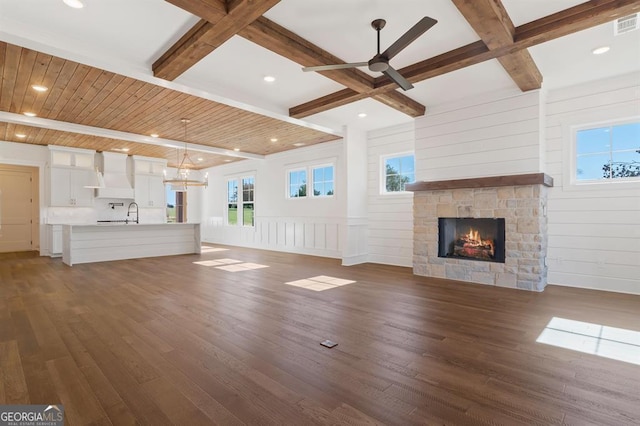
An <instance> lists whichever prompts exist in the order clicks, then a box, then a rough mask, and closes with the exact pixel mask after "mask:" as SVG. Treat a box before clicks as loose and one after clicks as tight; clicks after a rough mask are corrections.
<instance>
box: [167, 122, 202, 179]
mask: <svg viewBox="0 0 640 426" xmlns="http://www.w3.org/2000/svg"><path fill="white" fill-rule="evenodd" d="M180 121H181V122H182V123H183V124H184V152H183V153H182V159H180V148H178V149H177V150H176V154H177V159H178V162H179V164H178V169H177V170H176V175H175V177H174V178H172V179H167V178H166V177H165V179H164V180H163V182H164V184H165V185H171V187H172V189H173V190H175V191H186V190H187V187H189V186H204V187H205V188H206V187H207V185H209V177H208V174H207V175H205V176H204V179H202V180H198V179H192V178H190V176H189V175H190V173H191V170H192V169H195V164H194V162H193V161H192V160H191V157H190V156H189V152H188V151H187V125H188V124H189V123H190V121H191V120H188V119H186V118H183V119H181V120H180Z"/></svg>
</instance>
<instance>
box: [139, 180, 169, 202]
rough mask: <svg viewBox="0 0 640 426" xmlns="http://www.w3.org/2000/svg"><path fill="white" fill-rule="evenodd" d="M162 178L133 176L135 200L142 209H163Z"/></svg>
mask: <svg viewBox="0 0 640 426" xmlns="http://www.w3.org/2000/svg"><path fill="white" fill-rule="evenodd" d="M162 180H163V178H162V176H153V175H138V174H137V175H135V184H136V190H135V198H136V203H138V206H139V207H140V208H141V209H142V208H163V207H165V194H164V183H163V182H162Z"/></svg>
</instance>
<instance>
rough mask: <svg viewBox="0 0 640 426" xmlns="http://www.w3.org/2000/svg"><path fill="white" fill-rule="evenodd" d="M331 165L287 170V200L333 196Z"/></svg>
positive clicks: (332, 168)
mask: <svg viewBox="0 0 640 426" xmlns="http://www.w3.org/2000/svg"><path fill="white" fill-rule="evenodd" d="M334 170H335V168H334V165H333V164H322V165H314V166H308V167H304V168H296V169H290V170H287V198H305V197H318V198H321V197H332V196H333V195H334V194H335V174H334Z"/></svg>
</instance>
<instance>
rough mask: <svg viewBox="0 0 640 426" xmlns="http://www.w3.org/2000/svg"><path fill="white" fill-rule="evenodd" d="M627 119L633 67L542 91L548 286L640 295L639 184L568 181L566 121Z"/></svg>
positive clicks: (637, 104)
mask: <svg viewBox="0 0 640 426" xmlns="http://www.w3.org/2000/svg"><path fill="white" fill-rule="evenodd" d="M633 117H636V118H637V119H640V74H638V73H634V74H631V75H626V76H622V77H618V78H614V79H608V80H602V81H598V82H594V83H589V84H584V85H580V86H575V87H570V88H565V89H562V90H556V91H552V92H550V93H549V95H548V100H547V117H546V126H547V153H546V156H547V172H548V173H549V174H551V175H552V176H553V178H554V181H555V186H554V188H552V189H551V190H550V192H549V205H548V220H549V249H548V256H547V260H548V264H549V275H548V282H549V283H550V284H560V285H567V286H572V287H586V288H594V289H600V290H610V291H618V292H624V293H635V294H640V182H635V183H630V182H608V183H603V184H594V185H575V184H572V182H571V181H570V176H571V173H572V170H571V161H570V160H571V157H572V140H571V134H572V129H571V128H572V126H580V125H585V124H586V125H588V124H591V123H602V122H606V121H608V120H619V119H625V118H633ZM639 144H640V142H639Z"/></svg>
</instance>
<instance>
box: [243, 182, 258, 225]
mask: <svg viewBox="0 0 640 426" xmlns="http://www.w3.org/2000/svg"><path fill="white" fill-rule="evenodd" d="M254 191H255V188H254V179H253V177H246V178H242V224H243V225H244V226H253V225H254V216H253V195H254Z"/></svg>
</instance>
